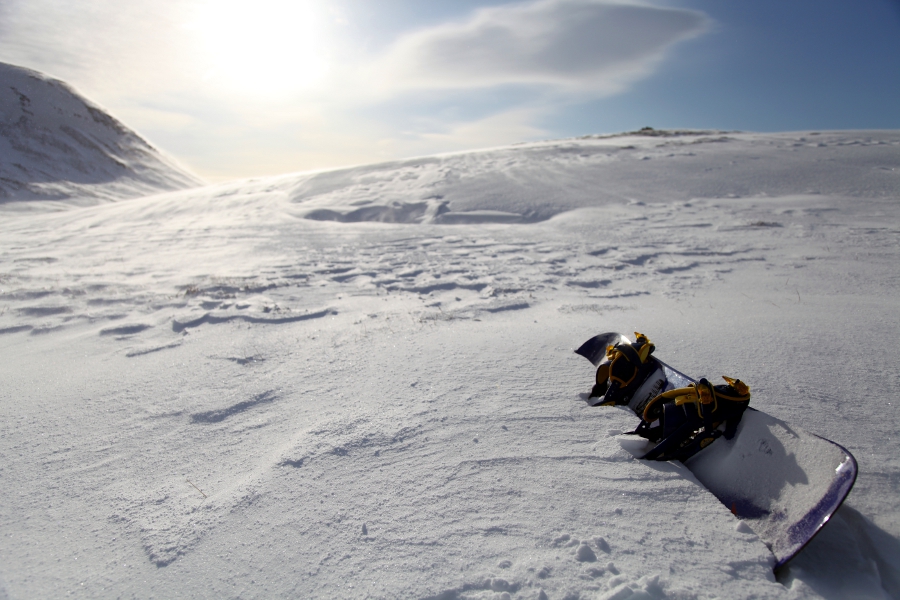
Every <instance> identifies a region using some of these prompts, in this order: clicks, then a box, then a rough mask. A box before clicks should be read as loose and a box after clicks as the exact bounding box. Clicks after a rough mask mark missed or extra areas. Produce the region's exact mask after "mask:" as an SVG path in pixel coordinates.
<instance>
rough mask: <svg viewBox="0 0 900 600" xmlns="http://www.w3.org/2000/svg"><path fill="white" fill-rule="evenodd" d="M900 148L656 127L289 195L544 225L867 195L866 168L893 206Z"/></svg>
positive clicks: (309, 214)
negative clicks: (710, 202)
mask: <svg viewBox="0 0 900 600" xmlns="http://www.w3.org/2000/svg"><path fill="white" fill-rule="evenodd" d="M892 146H896V140H893V139H890V138H885V137H883V136H882V135H881V134H880V133H875V132H862V133H861V134H860V135H858V136H853V137H851V138H850V139H848V137H847V136H844V135H836V134H833V133H828V132H825V133H816V132H813V133H810V134H807V135H779V134H774V135H773V134H748V133H736V132H727V133H726V132H715V131H665V130H652V129H649V130H641V131H636V132H630V133H624V134H617V135H606V136H583V137H581V138H577V139H570V140H554V141H549V142H538V143H530V144H520V145H517V146H512V147H508V148H499V149H493V150H484V151H479V152H467V153H460V154H449V155H443V156H435V157H427V158H418V159H411V160H405V161H396V162H389V163H382V164H375V165H366V166H360V167H353V168H349V169H338V170H334V171H327V172H321V173H314V174H301V175H296V176H287V177H286V178H285V180H284V185H286V186H289V187H288V188H287V195H288V198H289V201H290V202H291V204H292V210H293V211H294V212H295V213H296V214H297V215H298V216H302V217H304V218H307V219H313V220H320V221H335V222H340V223H358V222H383V223H406V224H448V225H453V224H456V225H472V224H479V223H537V222H540V221H544V220H547V219H550V218H552V217H553V216H555V215H559V214H561V213H564V212H567V211H570V210H576V209H580V208H584V207H586V206H605V205H609V204H611V203H613V204H621V203H623V202H628V201H631V202H645V203H653V202H662V201H668V202H671V201H680V202H685V201H690V200H691V199H697V198H739V197H748V196H756V197H775V196H787V195H796V194H798V193H819V191H821V190H829V193H832V194H839V195H844V196H857V195H859V194H860V193H861V192H860V190H859V189H857V188H854V187H853V186H852V185H849V181H850V179H851V178H852V173H855V172H857V170H858V169H864V170H865V171H866V173H867V178H869V181H868V183H867V185H866V190H865V194H866V195H867V196H872V197H889V196H890V195H892V194H893V193H894V191H895V189H896V172H895V171H893V170H892V169H893V167H892V166H890V165H888V164H880V161H881V158H880V157H881V156H884V152H885V151H886V150H888V149H890V148H891V147H892ZM762 149H764V150H765V152H760V150H762ZM801 149H802V150H803V151H801ZM760 172H765V173H767V175H766V176H765V177H759V173H760ZM711 173H714V174H716V175H721V177H719V176H716V177H712V176H711ZM292 179H293V181H294V182H293V184H291V180H292ZM636 182H640V185H636ZM696 226H697V227H703V226H704V225H702V224H698V225H696ZM707 226H708V225H707Z"/></svg>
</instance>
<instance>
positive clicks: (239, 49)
mask: <svg viewBox="0 0 900 600" xmlns="http://www.w3.org/2000/svg"><path fill="white" fill-rule="evenodd" d="M0 61H4V62H9V63H13V64H18V65H22V66H27V67H31V68H34V69H37V70H40V71H43V72H45V73H48V74H51V75H53V76H56V77H59V78H61V79H64V80H66V81H68V82H69V83H71V84H73V85H74V86H75V87H76V88H77V89H79V90H80V91H81V92H82V93H84V94H85V95H87V96H88V97H89V98H91V99H92V100H94V101H96V102H98V103H99V104H101V105H103V106H104V107H106V108H107V109H109V110H110V111H111V112H112V113H113V114H114V115H116V116H117V117H119V118H120V119H122V120H123V121H124V122H125V123H126V124H128V125H129V126H131V127H133V128H135V129H137V130H138V131H139V132H140V133H141V134H143V135H144V136H146V137H147V138H148V139H149V140H150V141H152V142H153V143H155V144H156V145H157V146H159V147H161V148H162V149H164V150H166V151H167V152H169V153H170V154H172V155H174V156H175V157H176V158H178V159H180V160H181V161H182V162H183V163H185V164H186V165H187V166H188V167H190V168H192V169H193V170H194V171H196V172H197V173H199V174H200V175H201V176H204V177H206V178H207V179H210V180H220V179H228V178H234V177H244V176H254V175H267V174H277V173H286V172H292V171H300V170H309V169H319V168H329V167H339V166H345V165H349V164H359V163H365V162H375V161H381V160H389V159H394V158H403V157H408V156H416V155H422V154H431V153H439V152H449V151H457V150H465V149H471V148H479V147H486V146H493V145H501V144H508V143H513V142H518V141H527V140H536V139H550V138H558V137H567V136H577V135H585V134H591V133H611V132H617V131H625V130H631V129H635V128H639V127H642V126H652V127H656V128H716V129H728V130H748V131H784V130H811V129H813V130H823V129H900V108H898V107H900V0H857V1H855V2H848V1H847V0H790V1H784V0H753V1H750V0H747V1H726V2H722V1H721V0H719V1H715V0H656V1H649V0H648V1H640V2H639V1H632V0H623V1H615V2H614V1H611V0H531V1H527V2H508V1H507V2H499V1H493V2H490V1H475V0H457V1H455V2H446V3H445V2H425V1H421V0H420V1H413V0H380V1H379V2H371V1H370V0H334V1H332V2H321V1H319V2H317V1H314V0H130V1H129V2H127V3H122V2H120V1H119V0H80V1H79V2H77V3H73V2H71V1H70V0H3V1H2V2H0Z"/></svg>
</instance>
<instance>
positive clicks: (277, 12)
mask: <svg viewBox="0 0 900 600" xmlns="http://www.w3.org/2000/svg"><path fill="white" fill-rule="evenodd" d="M323 26H324V22H323V20H322V19H321V18H320V15H319V14H317V11H316V10H315V8H314V5H313V3H312V2H304V1H302V0H300V1H297V0H293V1H292V0H209V1H207V2H205V3H203V4H202V5H201V7H200V9H199V13H198V14H197V18H196V19H195V20H193V22H192V23H191V29H194V30H195V31H197V33H198V41H199V42H200V43H201V44H202V46H203V49H204V52H205V54H206V64H207V65H208V70H207V75H208V77H209V78H210V79H214V80H215V81H217V82H219V83H221V84H223V85H226V86H228V87H229V88H234V89H236V90H240V91H242V92H244V93H247V94H250V95H263V96H268V97H274V98H273V99H277V98H278V97H283V96H287V95H289V94H292V93H296V92H299V91H303V90H311V89H314V88H315V87H316V86H317V85H319V84H320V83H321V81H322V79H323V77H324V75H325V72H326V70H327V63H326V60H325V56H324V47H323V42H324V39H323V38H324V31H323Z"/></svg>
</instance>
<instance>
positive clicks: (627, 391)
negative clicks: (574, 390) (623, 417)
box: [576, 332, 750, 461]
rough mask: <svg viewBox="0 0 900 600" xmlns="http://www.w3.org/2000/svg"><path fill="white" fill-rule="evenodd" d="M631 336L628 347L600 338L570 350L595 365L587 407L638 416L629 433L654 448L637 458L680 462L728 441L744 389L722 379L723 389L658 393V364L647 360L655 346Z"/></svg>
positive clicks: (624, 341) (746, 399)
mask: <svg viewBox="0 0 900 600" xmlns="http://www.w3.org/2000/svg"><path fill="white" fill-rule="evenodd" d="M634 335H635V341H634V342H631V341H630V340H629V339H628V338H626V337H625V336H622V335H618V334H603V335H600V336H596V337H594V338H592V339H590V340H588V341H587V342H585V344H584V345H582V346H581V348H579V349H578V350H576V352H577V353H578V354H581V355H582V356H584V357H585V358H587V359H588V360H590V361H591V362H592V363H593V364H595V365H596V366H597V372H596V376H595V383H594V387H593V388H592V389H591V393H590V397H589V402H590V404H591V405H592V406H628V407H629V408H631V409H632V410H633V411H634V412H635V414H637V415H638V416H639V417H641V422H640V424H639V425H638V427H637V429H635V430H634V431H632V432H630V433H631V434H634V435H639V436H641V437H643V438H646V439H648V440H650V441H651V442H655V443H656V446H655V447H654V448H653V449H652V450H651V451H650V452H648V453H647V454H646V455H645V456H643V457H642V458H645V459H647V460H681V461H684V460H687V459H688V458H690V457H691V456H693V455H694V454H696V453H697V452H699V451H700V450H702V449H703V448H705V447H706V446H708V445H709V444H711V443H712V442H713V441H715V440H716V439H718V438H719V437H721V436H723V435H724V436H725V439H729V440H730V439H732V438H733V437H734V435H735V433H736V432H737V427H738V424H739V423H740V421H741V416H742V415H743V413H744V410H746V408H747V406H748V405H749V403H750V388H749V387H748V386H747V384H745V383H744V382H742V381H741V380H740V379H733V378H731V377H725V376H723V379H725V384H724V385H721V384H720V385H712V384H711V383H710V382H709V381H707V380H706V379H701V380H700V381H698V382H696V383H691V384H690V385H689V386H688V387H683V388H677V389H673V390H669V391H666V392H662V390H663V389H665V387H666V385H667V381H666V377H665V374H664V369H663V365H662V364H661V363H660V362H659V361H657V360H656V359H655V358H653V357H652V354H653V351H654V350H655V349H656V346H655V345H654V344H653V342H651V341H650V339H649V338H648V337H647V336H646V335H644V334H642V333H637V332H635V334H634ZM660 392H662V393H660ZM722 424H724V425H725V428H724V430H722V429H721V428H720V426H721V425H722Z"/></svg>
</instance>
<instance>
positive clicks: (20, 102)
mask: <svg viewBox="0 0 900 600" xmlns="http://www.w3.org/2000/svg"><path fill="white" fill-rule="evenodd" d="M201 183H202V182H201V181H200V180H199V179H198V178H197V177H196V176H195V175H192V174H190V173H189V172H187V171H186V170H185V169H184V168H183V167H181V166H179V165H178V164H177V163H176V162H175V161H174V160H172V159H171V158H169V157H167V156H165V155H164V154H162V153H161V152H160V151H159V150H157V149H156V148H154V147H153V146H151V145H150V144H149V143H147V142H146V141H145V140H144V139H142V138H141V137H140V136H139V135H138V134H136V133H135V132H134V131H132V130H130V129H128V128H127V127H126V126H124V125H123V124H122V123H120V122H119V121H117V120H116V119H115V118H113V117H112V116H110V115H109V114H108V113H107V112H105V111H104V110H103V109H102V108H100V107H99V106H97V105H96V104H94V103H92V102H91V101H89V100H87V99H85V98H84V97H82V96H81V95H79V94H78V93H77V92H75V91H74V90H73V89H72V88H70V87H69V86H68V85H67V84H65V83H63V82H61V81H59V80H56V79H52V78H50V77H47V76H45V75H42V74H40V73H37V72H35V71H31V70H29V69H24V68H22V67H16V66H13V65H8V64H4V63H0V203H8V202H11V201H16V200H34V199H38V200H67V201H70V200H76V201H78V202H79V203H82V204H84V203H91V202H97V201H101V200H118V199H123V198H134V197H138V196H145V195H148V194H152V193H157V192H163V191H169V190H176V189H182V188H187V187H196V186H198V185H201Z"/></svg>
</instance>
